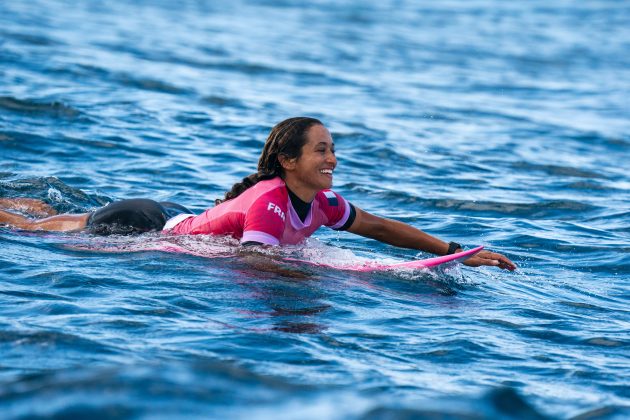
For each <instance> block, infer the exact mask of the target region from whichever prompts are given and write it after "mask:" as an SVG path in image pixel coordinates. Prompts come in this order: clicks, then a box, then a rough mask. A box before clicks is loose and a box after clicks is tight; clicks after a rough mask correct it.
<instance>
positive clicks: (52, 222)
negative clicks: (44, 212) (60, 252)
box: [0, 210, 90, 232]
mask: <svg viewBox="0 0 630 420" xmlns="http://www.w3.org/2000/svg"><path fill="white" fill-rule="evenodd" d="M89 217H90V213H84V214H59V215H56V216H51V217H47V218H45V219H36V220H32V219H29V218H27V217H24V216H20V215H19V214H15V213H10V212H8V211H4V210H0V224H8V225H10V226H13V227H16V228H18V229H23V230H44V231H54V232H68V231H73V230H81V229H83V228H85V226H86V225H87V221H88V218H89Z"/></svg>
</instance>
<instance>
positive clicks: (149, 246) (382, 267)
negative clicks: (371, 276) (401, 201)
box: [71, 241, 483, 272]
mask: <svg viewBox="0 0 630 420" xmlns="http://www.w3.org/2000/svg"><path fill="white" fill-rule="evenodd" d="M101 245H102V244H101ZM71 248H74V249H85V250H90V251H97V252H115V253H119V252H120V253H128V252H146V251H160V252H172V253H176V254H188V255H194V256H197V257H203V258H213V259H214V258H226V257H230V256H233V254H232V253H231V252H230V253H227V254H226V253H225V251H226V248H225V247H220V246H219V247H218V248H212V247H211V248H208V247H201V248H195V247H192V248H190V247H184V246H181V245H178V244H175V243H169V242H167V243H164V242H161V241H160V242H157V243H156V242H154V243H146V242H143V243H137V244H133V245H132V246H130V244H127V246H124V245H121V244H115V245H113V246H111V245H108V246H99V245H98V244H97V245H96V246H94V245H90V246H85V245H84V246H80V245H74V246H71ZM482 249H483V246H478V247H476V248H473V249H469V250H467V251H462V252H458V253H456V254H451V255H444V256H441V257H433V258H427V259H424V260H414V261H404V262H399V263H389V264H383V263H380V262H378V261H362V262H354V263H341V262H340V263H335V262H332V263H323V262H316V261H309V260H306V259H299V258H291V257H283V259H284V260H285V261H290V262H296V263H303V264H309V265H312V266H317V267H325V268H332V269H335V270H348V271H359V272H373V271H387V270H396V269H402V270H405V269H406V270H413V269H426V268H432V267H437V266H439V265H442V264H446V263H449V262H463V261H465V260H466V259H468V258H470V257H472V256H473V255H475V254H476V253H478V252H479V251H481V250H482Z"/></svg>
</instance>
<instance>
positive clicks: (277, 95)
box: [0, 0, 630, 419]
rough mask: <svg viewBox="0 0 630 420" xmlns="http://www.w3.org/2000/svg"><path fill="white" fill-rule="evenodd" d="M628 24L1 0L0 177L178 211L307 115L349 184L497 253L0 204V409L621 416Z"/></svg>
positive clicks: (393, 10)
mask: <svg viewBox="0 0 630 420" xmlns="http://www.w3.org/2000/svg"><path fill="white" fill-rule="evenodd" d="M629 51H630V7H628V2H625V1H613V0H610V1H605V0H586V1H577V0H575V1H538V0H534V1H527V2H503V1H499V0H471V1H464V0H461V1H440V2H429V1H397V0H384V1H373V0H348V1H344V2H336V1H327V0H321V1H310V2H300V1H291V0H278V1H271V0H267V1H265V0H259V1H254V0H251V1H230V2H228V1H192V0H191V1H174V0H159V1H148V0H146V1H143V0H137V1H133V2H127V1H119V0H111V1H107V2H101V1H96V0H94V1H89V0H78V1H61V0H60V1H56V0H55V1H53V0H33V1H13V0H5V1H2V2H0V197H33V198H39V199H42V200H44V201H46V202H47V203H49V204H50V205H52V206H53V207H54V208H55V209H56V210H58V211H59V212H73V213H80V212H85V211H89V210H92V209H95V208H98V207H100V206H102V205H104V204H106V203H108V202H111V201H113V200H117V199H123V198H132V197H148V198H154V199H158V200H171V201H176V202H178V203H181V204H184V205H186V206H188V207H190V208H192V209H194V210H195V211H198V212H200V211H203V210H204V209H205V208H208V207H210V206H212V205H213V200H214V199H215V198H217V197H220V196H222V194H223V193H224V192H225V190H227V189H228V188H229V187H230V186H231V185H232V184H233V183H234V182H236V181H237V180H238V179H239V178H241V177H243V176H245V175H247V174H249V173H251V172H253V171H254V170H255V167H256V160H257V158H258V155H259V153H260V150H261V147H262V144H263V142H264V140H265V137H266V135H267V133H268V131H269V130H270V128H271V127H272V126H273V125H274V124H275V123H277V122H279V121H281V120H282V119H284V118H287V117H290V116H297V115H309V116H314V117H317V118H320V119H322V120H323V121H324V122H325V124H326V125H327V126H328V127H329V128H330V130H331V132H332V134H333V137H334V140H335V143H336V148H337V154H338V160H339V166H338V168H337V171H336V173H335V185H334V188H335V190H336V191H337V192H339V193H341V194H342V195H344V196H345V197H346V198H348V199H349V200H350V201H351V202H353V203H354V204H355V205H356V206H358V207H360V208H362V209H364V210H367V211H369V212H372V213H375V214H379V215H382V216H386V217H390V218H394V219H397V220H401V221H404V222H406V223H410V224H412V225H414V226H416V227H418V228H420V229H423V230H425V231H427V232H429V233H431V234H434V235H436V236H438V237H440V238H443V239H445V240H455V241H458V242H460V243H463V244H466V245H467V246H468V247H471V246H474V245H478V244H481V245H485V246H486V247H488V248H490V249H493V250H497V251H499V252H502V253H504V254H506V255H508V256H509V257H510V258H512V259H513V260H514V261H515V262H516V263H517V264H518V265H519V269H518V270H517V271H516V272H514V273H509V272H503V271H499V270H497V269H491V268H477V269H474V268H469V267H464V266H451V267H446V268H444V269H442V270H438V271H434V272H422V271H415V272H402V271H396V272H385V273H378V274H367V273H351V272H346V271H336V270H327V269H323V268H317V267H313V266H309V265H300V264H286V263H282V264H280V263H279V265H278V270H276V271H279V272H274V271H273V270H272V271H269V272H267V271H259V270H257V269H256V268H254V266H252V265H251V264H250V262H249V260H248V257H247V256H245V255H243V254H242V253H241V252H239V249H238V247H237V246H236V245H235V243H234V241H231V240H226V239H221V238H212V237H209V238H204V237H183V238H178V239H177V241H179V242H178V243H179V244H180V245H182V246H186V247H189V248H190V249H191V250H193V251H195V252H197V253H201V254H203V255H205V256H193V255H184V254H169V253H164V252H158V251H152V250H151V249H152V247H153V246H160V245H163V244H164V242H165V241H169V240H172V239H165V238H163V237H160V236H159V235H155V234H149V235H144V236H139V237H110V238H95V237H89V236H88V235H83V234H45V233H26V232H18V231H15V230H11V229H9V228H6V227H4V228H0V249H1V250H2V252H0V415H1V417H2V418H226V417H229V418H274V419H284V418H287V419H293V418H295V419H297V418H299V419H315V418H317V419H320V418H331V419H348V418H360V419H381V418H387V419H397V418H401V419H407V418H473V419H474V418H544V417H548V418H561V419H565V418H589V419H590V418H604V419H621V418H628V417H630V309H629V308H630V306H629V304H630V282H629V279H630V176H629V175H628V172H629V168H630V167H629V166H628V162H629V161H630V147H629V146H630V54H629V53H628V52H629ZM104 251H106V252H104ZM277 252H280V253H283V254H287V253H288V254H289V255H292V256H295V255H298V256H300V257H302V258H306V259H309V260H312V261H323V262H336V263H339V262H357V261H363V260H365V259H376V260H381V261H398V260H404V259H412V258H421V257H426V256H427V255H426V254H422V253H418V252H416V251H411V250H402V249H396V248H393V247H390V246H387V245H384V244H380V243H377V242H374V241H372V240H368V239H365V238H361V237H358V236H354V235H352V234H349V233H338V232H333V231H330V230H325V229H322V230H320V231H318V233H317V234H316V235H315V236H314V237H313V238H312V239H310V240H309V241H308V243H306V244H304V245H302V246H298V247H294V248H289V249H286V250H282V251H277Z"/></svg>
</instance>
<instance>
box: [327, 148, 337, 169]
mask: <svg viewBox="0 0 630 420" xmlns="http://www.w3.org/2000/svg"><path fill="white" fill-rule="evenodd" d="M326 162H327V163H330V164H331V165H333V166H337V156H335V154H334V153H333V152H331V151H329V152H328V153H327V154H326Z"/></svg>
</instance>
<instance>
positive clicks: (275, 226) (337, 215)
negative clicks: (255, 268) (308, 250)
mask: <svg viewBox="0 0 630 420" xmlns="http://www.w3.org/2000/svg"><path fill="white" fill-rule="evenodd" d="M350 212H351V211H350V203H349V202H347V201H346V200H345V199H344V198H343V197H341V196H340V195H339V194H337V193H335V192H333V191H331V190H322V191H320V192H318V193H317V195H316V196H315V199H314V200H313V202H312V203H311V209H310V211H309V212H308V214H307V215H306V218H305V220H304V222H302V221H301V220H300V218H299V217H298V215H297V212H296V211H295V210H294V208H293V205H292V204H291V200H290V198H289V193H288V190H287V187H286V185H285V183H284V181H283V180H282V179H281V178H279V177H277V178H273V179H270V180H267V181H260V182H258V183H257V184H256V185H254V186H253V187H251V188H249V189H247V190H245V192H243V193H242V194H241V195H239V196H238V197H236V198H233V199H231V200H229V201H226V202H223V203H221V204H219V205H218V206H216V207H213V208H211V209H208V210H206V211H205V212H203V213H201V214H200V215H198V216H195V215H184V214H181V215H179V216H175V217H174V218H173V219H170V220H169V221H168V222H167V224H166V225H165V226H164V231H165V232H170V233H175V234H182V235H195V234H213V235H231V236H233V237H234V238H236V239H240V240H241V243H244V242H249V241H253V242H260V243H263V244H267V245H285V244H286V245H293V244H297V243H299V242H301V241H302V240H304V238H307V237H309V236H311V235H312V234H313V232H315V231H316V230H317V229H318V228H319V227H320V226H322V225H324V226H328V227H330V228H332V229H339V228H341V227H342V226H344V224H345V223H346V222H347V221H348V218H349V217H350Z"/></svg>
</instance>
